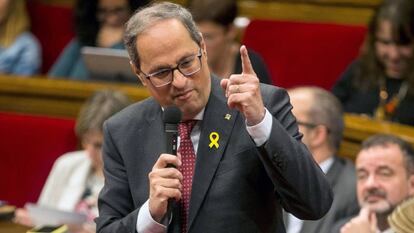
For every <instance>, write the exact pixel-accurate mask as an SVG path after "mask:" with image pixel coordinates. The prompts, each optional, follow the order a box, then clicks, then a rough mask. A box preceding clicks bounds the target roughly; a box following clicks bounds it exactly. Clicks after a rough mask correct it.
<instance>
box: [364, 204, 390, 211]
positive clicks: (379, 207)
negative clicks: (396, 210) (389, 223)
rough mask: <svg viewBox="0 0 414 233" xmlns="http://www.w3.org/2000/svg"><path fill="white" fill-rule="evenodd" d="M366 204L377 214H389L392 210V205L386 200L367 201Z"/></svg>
mask: <svg viewBox="0 0 414 233" xmlns="http://www.w3.org/2000/svg"><path fill="white" fill-rule="evenodd" d="M364 206H367V207H368V208H369V209H370V210H371V211H372V212H375V213H376V214H388V213H389V212H390V211H392V206H391V205H390V204H389V203H388V202H386V201H379V202H375V203H365V205H364Z"/></svg>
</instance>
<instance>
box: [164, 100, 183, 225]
mask: <svg viewBox="0 0 414 233" xmlns="http://www.w3.org/2000/svg"><path fill="white" fill-rule="evenodd" d="M163 121H164V131H165V139H166V148H167V151H166V153H168V154H172V155H177V136H178V123H179V122H180V121H181V110H180V109H179V108H178V107H177V106H169V107H166V108H164V115H163ZM167 167H174V166H173V165H171V164H168V165H167ZM177 211H179V209H178V206H177V203H176V202H175V201H174V200H173V199H170V200H168V207H167V214H166V216H165V217H166V218H167V219H169V218H170V217H172V216H173V215H176V214H178V213H175V214H173V212H177ZM177 216H178V215H177ZM168 222H169V221H168ZM171 227H174V226H173V225H171V224H167V228H168V231H170V228H171Z"/></svg>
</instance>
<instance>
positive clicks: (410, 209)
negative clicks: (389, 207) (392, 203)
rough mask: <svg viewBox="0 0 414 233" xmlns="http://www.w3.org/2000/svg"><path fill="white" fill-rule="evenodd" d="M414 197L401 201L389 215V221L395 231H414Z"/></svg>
mask: <svg viewBox="0 0 414 233" xmlns="http://www.w3.org/2000/svg"><path fill="white" fill-rule="evenodd" d="M413 219H414V197H412V198H410V199H408V200H407V201H405V202H403V203H401V204H400V205H399V206H397V208H396V209H395V210H394V211H393V212H392V213H391V215H390V216H389V217H388V222H389V223H390V226H391V228H392V229H393V230H394V231H395V233H411V232H414V221H413Z"/></svg>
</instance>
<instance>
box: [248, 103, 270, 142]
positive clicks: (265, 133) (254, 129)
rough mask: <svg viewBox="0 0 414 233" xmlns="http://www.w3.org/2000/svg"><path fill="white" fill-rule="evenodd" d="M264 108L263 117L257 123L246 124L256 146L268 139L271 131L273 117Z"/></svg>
mask: <svg viewBox="0 0 414 233" xmlns="http://www.w3.org/2000/svg"><path fill="white" fill-rule="evenodd" d="M265 110H266V113H265V117H264V118H263V120H262V121H261V122H260V123H259V124H257V125H253V126H248V125H247V124H246V128H247V132H248V133H249V135H250V137H252V138H253V141H254V143H255V144H256V146H258V147H259V146H261V145H263V144H264V143H265V142H267V140H269V137H270V132H271V131H272V124H273V121H272V119H273V117H272V115H271V114H270V112H269V111H268V110H267V109H266V108H265Z"/></svg>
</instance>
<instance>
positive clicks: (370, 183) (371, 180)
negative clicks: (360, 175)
mask: <svg viewBox="0 0 414 233" xmlns="http://www.w3.org/2000/svg"><path fill="white" fill-rule="evenodd" d="M365 187H366V188H375V187H378V180H377V179H376V177H375V175H370V176H368V178H367V180H366V181H365Z"/></svg>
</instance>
